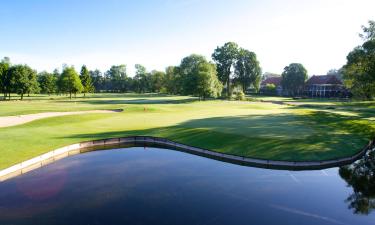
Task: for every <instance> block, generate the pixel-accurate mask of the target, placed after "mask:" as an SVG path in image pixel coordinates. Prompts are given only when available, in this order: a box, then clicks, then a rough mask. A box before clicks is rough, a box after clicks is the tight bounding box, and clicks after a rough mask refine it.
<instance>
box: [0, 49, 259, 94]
mask: <svg viewBox="0 0 375 225" xmlns="http://www.w3.org/2000/svg"><path fill="white" fill-rule="evenodd" d="M212 59H213V62H211V61H208V60H207V59H206V58H205V57H204V56H201V55H197V54H192V55H190V56H187V57H185V58H183V59H182V60H181V63H180V65H178V66H169V67H167V68H166V70H165V71H156V70H153V71H151V72H148V71H147V70H146V68H145V67H144V66H142V65H140V64H137V65H135V68H136V74H135V76H133V77H130V76H129V75H128V74H127V70H126V69H127V68H126V65H114V66H112V67H111V68H110V69H109V70H108V71H106V72H104V73H103V72H101V71H99V70H89V69H88V68H87V67H86V66H85V65H83V66H82V68H81V70H80V72H79V73H78V72H77V71H76V69H75V68H74V67H73V66H67V65H65V66H63V69H62V71H61V72H60V71H59V70H57V69H56V70H54V71H53V72H52V73H50V72H46V71H43V72H40V73H37V72H36V71H35V70H33V69H32V68H30V67H29V66H28V65H12V64H11V62H10V59H9V58H7V57H5V58H4V59H3V60H2V61H1V62H0V91H1V92H2V93H3V94H4V99H7V98H8V99H10V96H11V95H10V94H11V93H17V94H19V95H20V96H21V99H23V97H24V95H25V94H27V95H29V94H30V93H43V94H49V95H51V94H68V95H69V96H70V97H72V96H75V95H76V94H78V93H83V94H84V95H85V94H86V93H93V92H114V93H125V92H138V93H146V92H154V93H168V94H177V95H193V96H198V97H200V98H202V99H205V98H217V97H220V96H222V95H223V93H224V95H226V96H229V95H230V94H231V90H230V88H231V87H232V86H233V85H238V86H240V87H242V89H243V91H245V90H246V89H247V88H248V87H250V86H252V87H254V88H255V89H256V90H258V89H259V82H260V79H261V69H260V66H259V62H258V60H257V58H256V54H255V53H254V52H251V51H248V50H246V49H243V48H240V47H239V46H238V45H237V44H236V43H233V42H228V43H226V44H224V45H223V46H221V47H218V48H216V49H215V51H214V53H213V54H212ZM233 68H234V69H233ZM231 74H234V77H231ZM224 86H225V90H226V91H225V92H223V89H224Z"/></svg>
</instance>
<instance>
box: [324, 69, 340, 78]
mask: <svg viewBox="0 0 375 225" xmlns="http://www.w3.org/2000/svg"><path fill="white" fill-rule="evenodd" d="M342 73H343V71H342V69H339V70H337V69H330V70H329V71H328V72H327V75H331V76H335V77H336V78H337V79H339V80H342V76H343V74H342Z"/></svg>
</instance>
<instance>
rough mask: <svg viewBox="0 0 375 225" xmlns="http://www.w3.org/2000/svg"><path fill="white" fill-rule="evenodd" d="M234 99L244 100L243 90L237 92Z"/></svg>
mask: <svg viewBox="0 0 375 225" xmlns="http://www.w3.org/2000/svg"><path fill="white" fill-rule="evenodd" d="M235 99H236V100H238V101H244V100H245V99H246V97H245V94H244V93H243V91H239V92H237V93H236V97H235Z"/></svg>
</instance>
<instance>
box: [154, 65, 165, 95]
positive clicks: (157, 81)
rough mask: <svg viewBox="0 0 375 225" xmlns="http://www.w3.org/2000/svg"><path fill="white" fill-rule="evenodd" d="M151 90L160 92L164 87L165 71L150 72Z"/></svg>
mask: <svg viewBox="0 0 375 225" xmlns="http://www.w3.org/2000/svg"><path fill="white" fill-rule="evenodd" d="M151 86H152V88H151V89H152V90H151V91H152V92H156V93H160V92H161V91H162V90H163V89H166V88H165V73H164V72H161V71H155V70H154V71H152V72H151Z"/></svg>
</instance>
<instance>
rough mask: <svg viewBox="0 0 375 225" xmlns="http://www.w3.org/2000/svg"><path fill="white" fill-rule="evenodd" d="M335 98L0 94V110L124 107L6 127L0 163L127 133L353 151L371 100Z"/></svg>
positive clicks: (284, 150)
mask: <svg viewBox="0 0 375 225" xmlns="http://www.w3.org/2000/svg"><path fill="white" fill-rule="evenodd" d="M332 104H338V105H340V107H342V108H341V109H340V110H332V109H331V110H328V109H326V108H321V106H320V105H318V106H310V107H304V106H303V104H302V106H301V105H298V106H288V105H277V104H271V103H262V102H228V101H220V100H217V101H206V102H199V101H196V99H195V98H190V97H176V96H160V95H135V94H126V95H109V94H103V95H94V96H90V97H89V98H79V99H75V100H72V101H70V100H68V99H66V98H64V97H60V98H58V99H53V100H37V99H34V100H32V101H28V102H1V103H0V107H1V108H0V115H19V114H26V113H35V112H45V111H75V110H87V109H104V108H111V109H114V108H122V109H124V111H123V112H121V113H115V114H87V115H74V116H62V117H54V118H46V119H41V120H37V121H33V122H31V123H27V124H23V125H19V126H14V127H8V128H0V156H1V157H0V168H6V167H8V166H11V165H13V164H15V163H18V162H21V161H24V160H27V159H29V158H32V157H34V156H36V155H39V154H42V153H45V152H48V151H50V150H52V149H55V148H58V147H62V146H65V145H68V144H72V143H77V142H80V141H85V140H95V139H102V138H110V137H123V136H129V135H152V136H158V137H165V138H168V139H171V140H174V141H178V142H181V143H184V144H188V145H193V146H197V147H202V148H207V149H211V150H214V151H219V152H225V153H229V154H235V155H240V156H247V157H255V158H263V159H274V160H293V161H315V160H318V161H319V160H326V159H333V158H340V157H345V156H350V155H353V154H355V153H356V152H358V151H359V150H360V149H361V148H362V147H363V146H365V145H366V143H367V142H368V140H369V139H370V138H372V137H373V135H374V130H375V125H374V122H373V121H372V120H371V119H368V118H371V117H369V116H368V113H367V112H366V110H372V108H371V107H372V106H371V105H366V106H363V105H362V104H363V103H358V104H359V105H360V107H359V106H358V105H344V106H341V103H334V102H333V103H332ZM350 104H354V103H350ZM336 107H337V105H336ZM353 109H355V110H354V112H353ZM342 112H348V113H346V114H345V113H342Z"/></svg>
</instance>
